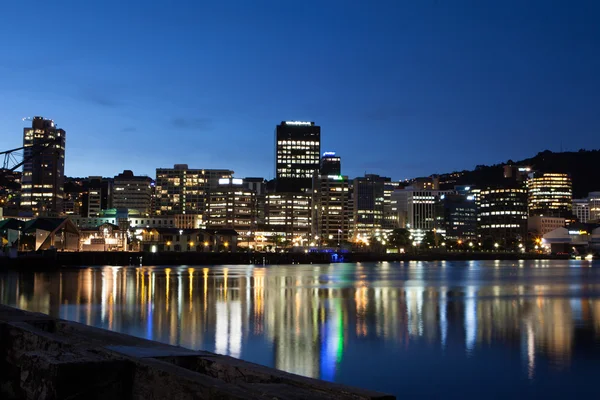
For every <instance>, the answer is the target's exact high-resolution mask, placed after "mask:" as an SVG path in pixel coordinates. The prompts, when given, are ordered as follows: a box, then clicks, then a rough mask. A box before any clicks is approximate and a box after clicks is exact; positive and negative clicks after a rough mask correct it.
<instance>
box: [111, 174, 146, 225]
mask: <svg viewBox="0 0 600 400" xmlns="http://www.w3.org/2000/svg"><path fill="white" fill-rule="evenodd" d="M153 183H154V182H153V181H152V178H150V177H148V176H135V175H134V174H133V172H132V171H130V170H125V171H123V172H122V173H120V174H119V175H117V176H115V178H114V193H113V207H114V208H117V209H120V208H126V209H128V210H137V211H139V212H140V214H141V215H146V216H147V215H150V206H151V202H152V185H153Z"/></svg>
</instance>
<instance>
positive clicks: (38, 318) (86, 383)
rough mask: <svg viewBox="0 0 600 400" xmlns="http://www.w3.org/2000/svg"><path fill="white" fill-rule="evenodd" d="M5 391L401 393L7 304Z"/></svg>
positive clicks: (142, 399) (147, 396)
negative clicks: (326, 379) (322, 378)
mask: <svg viewBox="0 0 600 400" xmlns="http://www.w3.org/2000/svg"><path fill="white" fill-rule="evenodd" d="M0 399H3V400H9V399H71V400H74V399H77V400H79V399H111V400H120V399H136V400H137V399H139V400H152V399H170V400H175V399H177V400H179V399H181V400H187V399H190V400H191V399H271V400H274V399H281V400H284V399H289V400H293V399H294V400H295V399H298V400H300V399H323V400H327V399H330V400H333V399H356V400H358V399H381V400H384V399H385V400H388V399H389V400H392V399H395V397H394V396H391V395H387V394H384V393H378V392H373V391H369V390H363V389H358V388H352V387H348V386H344V385H339V384H334V383H329V382H324V381H319V380H316V379H311V378H305V377H301V376H298V375H293V374H289V373H286V372H283V371H279V370H275V369H272V368H267V367H263V366H260V365H256V364H252V363H249V362H245V361H241V360H238V359H235V358H231V357H227V356H222V355H218V354H214V353H209V352H204V351H191V350H187V349H184V348H181V347H175V346H169V345H165V344H161V343H157V342H152V341H149V340H144V339H139V338H135V337H133V336H128V335H124V334H120V333H115V332H111V331H106V330H103V329H98V328H93V327H89V326H86V325H82V324H79V323H75V322H69V321H64V320H59V319H54V318H51V317H49V316H47V315H44V314H37V313H30V312H26V311H22V310H18V309H15V308H11V307H6V306H0Z"/></svg>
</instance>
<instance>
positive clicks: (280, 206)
mask: <svg viewBox="0 0 600 400" xmlns="http://www.w3.org/2000/svg"><path fill="white" fill-rule="evenodd" d="M310 202H311V195H310V193H306V194H305V193H291V192H286V193H269V194H267V215H266V222H267V227H268V228H269V229H271V230H273V231H275V232H278V233H281V234H283V236H284V237H285V240H288V241H291V242H294V241H296V240H298V239H301V240H306V241H308V240H309V237H308V236H309V235H310V231H311V207H310Z"/></svg>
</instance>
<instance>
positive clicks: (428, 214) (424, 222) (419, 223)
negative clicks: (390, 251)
mask: <svg viewBox="0 0 600 400" xmlns="http://www.w3.org/2000/svg"><path fill="white" fill-rule="evenodd" d="M451 193H453V191H452V190H428V189H425V190H422V189H419V188H415V187H413V186H408V187H406V188H404V189H400V190H395V191H394V192H393V193H392V198H393V205H394V208H395V209H396V213H397V214H396V220H397V221H398V222H397V224H398V225H397V226H398V227H399V228H406V229H408V230H409V231H410V233H411V234H412V236H413V238H414V241H415V242H417V243H420V242H421V240H422V239H423V237H425V234H426V233H427V232H428V231H432V230H434V229H436V230H438V231H439V233H440V234H444V226H445V224H443V223H442V224H441V225H440V226H437V225H436V209H437V208H438V207H437V203H438V202H439V201H440V198H441V196H443V195H447V194H451ZM438 212H439V210H438ZM449 218H450V217H449ZM456 218H458V216H455V219H456Z"/></svg>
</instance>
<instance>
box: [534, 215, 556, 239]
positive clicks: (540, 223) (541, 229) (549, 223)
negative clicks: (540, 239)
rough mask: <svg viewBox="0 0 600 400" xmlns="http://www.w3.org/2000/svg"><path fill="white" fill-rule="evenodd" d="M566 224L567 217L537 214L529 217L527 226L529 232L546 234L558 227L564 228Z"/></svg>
mask: <svg viewBox="0 0 600 400" xmlns="http://www.w3.org/2000/svg"><path fill="white" fill-rule="evenodd" d="M564 226H565V219H564V218H562V217H546V216H541V215H535V216H533V217H529V218H528V219H527V228H528V230H529V232H532V233H535V234H537V235H545V234H546V233H548V232H552V231H553V230H555V229H558V228H563V227H564Z"/></svg>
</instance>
